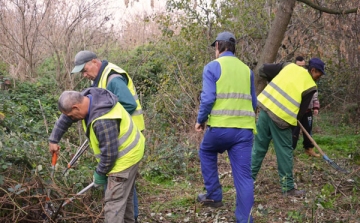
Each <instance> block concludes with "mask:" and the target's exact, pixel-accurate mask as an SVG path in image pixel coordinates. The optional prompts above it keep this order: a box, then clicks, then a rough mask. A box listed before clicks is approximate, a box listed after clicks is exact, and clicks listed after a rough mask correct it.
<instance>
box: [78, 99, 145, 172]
mask: <svg viewBox="0 0 360 223" xmlns="http://www.w3.org/2000/svg"><path fill="white" fill-rule="evenodd" d="M100 119H121V122H120V134H119V136H118V140H119V145H120V146H119V153H118V158H117V160H116V163H115V165H114V167H113V168H112V169H111V170H110V172H109V173H108V174H107V175H109V174H112V173H117V172H120V171H122V170H125V169H127V168H129V167H131V166H133V165H134V164H136V163H138V162H139V161H140V160H141V158H142V157H143V155H144V148H145V137H144V136H143V134H142V133H141V132H140V130H139V129H138V128H137V126H136V125H135V124H134V122H133V120H132V118H131V116H130V115H129V113H128V112H127V111H126V110H125V109H124V107H123V106H122V105H121V104H120V103H119V102H117V103H116V105H115V106H114V107H113V108H112V109H111V110H110V111H109V112H108V113H106V114H104V115H102V116H100V117H98V118H96V119H94V120H93V121H92V122H91V123H90V125H89V128H90V131H89V145H90V147H91V148H92V149H93V151H94V155H95V157H96V160H97V161H98V162H99V161H100V157H101V156H100V154H101V151H100V148H99V141H98V139H97V137H96V135H95V132H94V129H93V124H94V122H95V121H97V120H100ZM82 124H83V128H84V131H85V132H86V130H87V126H86V123H85V120H82Z"/></svg>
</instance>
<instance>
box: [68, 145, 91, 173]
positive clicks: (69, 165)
mask: <svg viewBox="0 0 360 223" xmlns="http://www.w3.org/2000/svg"><path fill="white" fill-rule="evenodd" d="M88 148H89V144H88V140H85V142H84V143H83V144H82V145H81V146H80V148H79V149H78V150H77V151H76V153H75V155H74V156H73V158H72V159H71V160H70V162H69V163H68V165H67V167H66V169H65V170H64V172H63V176H64V175H65V173H66V172H67V171H68V170H69V169H70V168H71V167H73V166H74V164H75V163H76V161H77V160H78V159H79V157H80V156H81V155H82V154H83V153H84V152H85V151H86V150H87V149H88Z"/></svg>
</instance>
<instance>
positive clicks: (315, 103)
mask: <svg viewBox="0 0 360 223" xmlns="http://www.w3.org/2000/svg"><path fill="white" fill-rule="evenodd" d="M312 102H313V109H317V110H319V109H320V102H319V98H318V92H315V94H314V96H313V98H312Z"/></svg>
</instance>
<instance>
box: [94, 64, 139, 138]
mask: <svg viewBox="0 0 360 223" xmlns="http://www.w3.org/2000/svg"><path fill="white" fill-rule="evenodd" d="M112 70H114V71H115V72H116V73H119V74H125V75H126V77H127V79H128V84H127V87H128V89H129V91H130V92H131V94H132V96H133V97H134V100H135V101H136V104H137V107H136V110H135V111H134V112H133V114H132V115H131V116H132V119H133V120H134V122H135V125H136V126H137V127H138V129H139V130H140V131H142V130H144V129H145V122H144V116H143V111H142V108H141V104H140V100H139V97H138V95H137V93H136V89H135V86H134V83H133V81H132V79H131V77H130V76H129V75H128V73H127V72H126V71H124V70H123V69H121V68H120V67H118V66H116V65H115V64H113V63H108V65H107V66H106V67H105V69H104V70H103V72H102V74H101V77H100V81H99V83H98V87H99V88H103V89H106V86H107V80H108V76H109V74H110V72H111V71H112Z"/></svg>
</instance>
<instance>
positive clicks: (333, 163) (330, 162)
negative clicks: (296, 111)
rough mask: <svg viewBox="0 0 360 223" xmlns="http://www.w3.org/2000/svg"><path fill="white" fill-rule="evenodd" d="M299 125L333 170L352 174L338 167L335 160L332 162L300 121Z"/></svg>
mask: <svg viewBox="0 0 360 223" xmlns="http://www.w3.org/2000/svg"><path fill="white" fill-rule="evenodd" d="M298 125H299V126H300V128H301V130H302V131H303V133H305V135H306V136H307V137H308V138H309V139H310V141H311V142H312V144H314V146H315V147H316V149H317V150H318V151H319V153H320V154H321V155H322V157H323V159H324V160H325V161H326V162H327V163H328V164H330V166H331V167H332V168H334V169H335V170H337V171H340V172H342V173H346V174H348V173H350V172H349V171H348V170H345V169H343V168H341V167H340V166H339V165H337V164H336V163H335V162H334V161H333V160H331V159H330V158H329V157H328V156H327V155H326V154H325V153H324V151H322V149H321V148H320V146H319V145H318V144H317V143H316V142H315V140H314V139H313V138H312V137H311V136H310V134H309V133H308V132H307V131H306V129H305V128H304V126H303V125H302V124H301V123H300V122H299V120H298Z"/></svg>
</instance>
